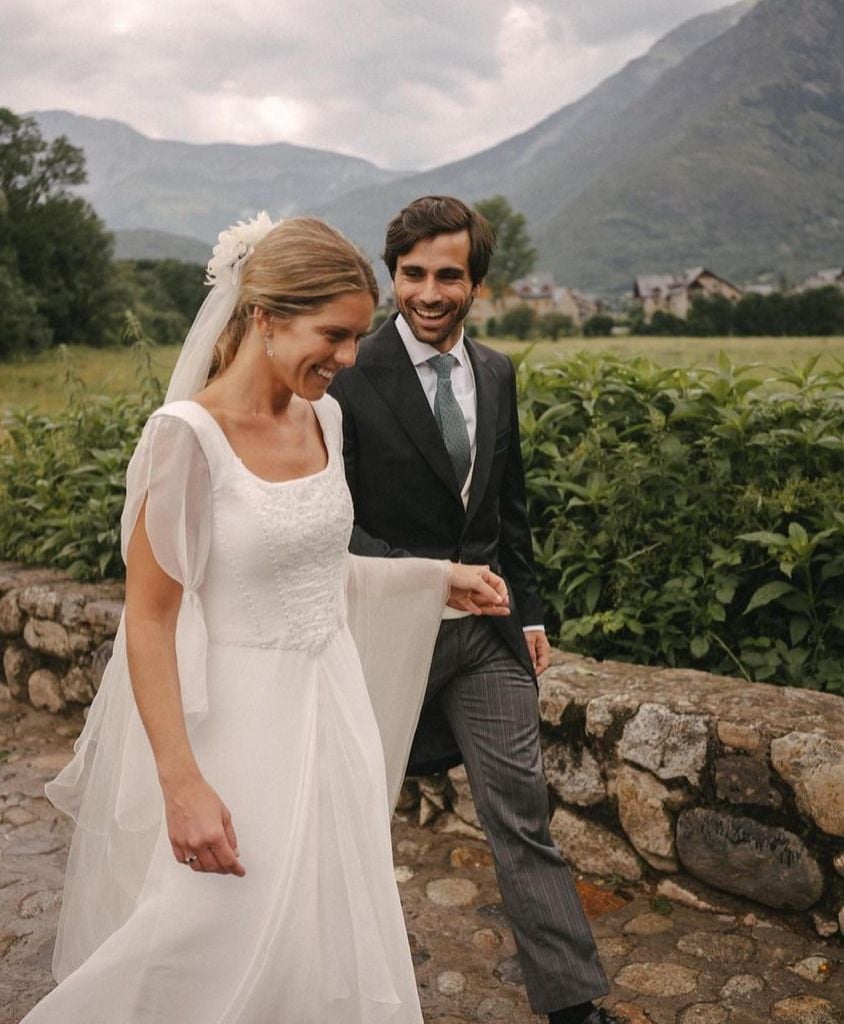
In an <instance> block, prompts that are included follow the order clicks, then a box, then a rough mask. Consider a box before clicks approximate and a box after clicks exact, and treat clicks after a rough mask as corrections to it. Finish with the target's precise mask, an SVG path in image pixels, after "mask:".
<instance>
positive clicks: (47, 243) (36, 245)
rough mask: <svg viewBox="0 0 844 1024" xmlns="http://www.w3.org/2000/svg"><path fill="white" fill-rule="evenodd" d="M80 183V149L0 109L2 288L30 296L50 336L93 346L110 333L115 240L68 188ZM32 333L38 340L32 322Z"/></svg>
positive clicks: (112, 330)
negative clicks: (46, 135) (49, 138)
mask: <svg viewBox="0 0 844 1024" xmlns="http://www.w3.org/2000/svg"><path fill="white" fill-rule="evenodd" d="M84 181H85V157H84V154H83V153H82V150H81V149H78V148H77V147H75V146H72V145H71V144H70V143H69V142H68V140H67V139H66V138H65V137H64V136H62V137H60V138H58V139H55V140H54V141H53V142H50V143H48V142H46V141H45V140H44V139H43V138H42V137H41V133H40V132H39V130H38V126H37V124H36V122H35V121H34V120H33V119H32V118H29V117H18V116H17V115H16V114H14V113H13V112H12V111H11V110H8V109H7V108H4V107H1V108H0V195H2V197H3V212H2V216H3V218H4V224H3V228H4V230H3V243H4V244H3V249H4V253H5V255H4V264H5V266H6V268H7V273H6V286H7V288H12V289H13V290H14V291H15V292H16V293H19V299H20V301H21V302H23V303H24V306H25V305H26V302H27V301H28V300H27V299H26V297H27V296H28V297H29V300H34V302H35V304H36V307H37V314H38V315H39V317H40V318H41V321H42V327H43V324H44V323H46V325H47V327H48V329H49V332H50V336H51V340H52V341H53V342H68V341H70V342H72V341H86V342H89V343H91V344H95V345H97V344H104V343H106V342H107V341H110V340H113V339H114V337H115V334H116V331H115V322H116V317H117V312H118V311H117V309H116V305H115V293H114V287H113V280H114V278H113V271H112V262H111V257H112V244H113V243H112V238H111V235H109V234H108V233H107V232H106V230H105V227H104V225H103V223H102V221H100V219H99V218H98V217H97V215H96V214H95V213H94V211H93V209H92V208H91V207H90V205H89V204H88V203H86V202H85V201H84V200H83V199H81V198H79V197H78V196H74V195H73V194H72V193H71V191H70V189H71V188H72V187H74V186H77V185H81V184H83V183H84ZM9 268H13V269H12V270H9ZM15 274H17V280H16V279H15ZM18 282H20V283H18ZM18 306H19V307H20V308H23V307H21V306H20V302H19V303H18ZM18 335H19V336H20V331H18ZM32 337H33V339H37V338H41V339H42V340H43V332H42V331H40V330H38V329H35V325H34V330H33V334H32ZM26 347H29V348H32V347H34V346H33V345H28V346H26Z"/></svg>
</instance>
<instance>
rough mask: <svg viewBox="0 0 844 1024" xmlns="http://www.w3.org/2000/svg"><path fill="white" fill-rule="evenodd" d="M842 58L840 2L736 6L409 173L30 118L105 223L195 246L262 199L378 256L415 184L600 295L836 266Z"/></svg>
mask: <svg viewBox="0 0 844 1024" xmlns="http://www.w3.org/2000/svg"><path fill="white" fill-rule="evenodd" d="M842 55H844V0H741V2H739V3H736V4H733V5H732V6H729V7H725V8H723V9H722V10H719V11H715V12H714V13H710V14H706V15H701V16H700V17H697V18H693V19H691V20H690V21H688V22H686V23H685V24H683V25H681V26H680V27H679V28H677V29H675V30H674V31H673V32H671V33H669V34H668V35H666V36H665V37H664V38H663V39H661V40H660V41H659V42H657V43H656V44H655V45H654V46H653V47H652V48H651V49H650V50H649V51H648V53H647V54H645V55H644V56H643V57H641V58H639V59H637V60H634V61H632V62H630V63H629V64H628V65H627V66H626V67H624V68H623V69H622V70H621V71H619V72H618V73H617V74H616V75H613V76H611V77H610V78H608V79H606V80H605V81H604V82H602V83H601V84H600V85H599V86H598V87H597V88H595V89H593V90H592V91H591V92H590V93H588V94H587V95H586V96H584V97H583V98H582V99H580V100H578V101H577V102H576V103H571V104H568V105H566V106H564V107H562V108H561V109H560V110H558V111H556V112H555V113H554V114H552V115H551V116H550V117H547V118H545V119H544V120H542V121H540V122H539V123H537V124H536V125H535V126H534V127H532V128H531V129H529V130H528V131H526V132H522V133H521V134H519V135H515V136H513V137H512V138H509V139H506V140H505V141H503V142H501V143H499V144H498V145H496V146H494V147H492V148H490V149H488V150H485V151H483V152H481V153H477V154H475V155H474V156H472V157H469V158H467V159H464V160H461V161H458V162H455V163H452V164H447V165H444V166H442V167H438V168H435V169H433V170H429V171H425V172H423V173H419V174H412V173H411V174H404V175H399V174H398V173H394V172H387V171H383V170H381V169H379V168H378V167H375V166H374V165H373V164H370V163H367V162H366V161H363V160H357V159H353V158H350V157H345V156H340V155H338V154H334V153H326V152H321V151H319V150H314V149H305V148H303V147H297V146H291V145H288V144H285V143H279V144H277V145H273V146H254V147H249V146H234V145H225V144H218V145H209V146H195V145H189V144H187V143H177V142H167V141H160V140H152V139H147V138H145V137H144V136H142V135H140V134H139V133H138V132H135V131H134V130H133V129H131V128H129V127H127V126H126V125H122V124H119V123H118V122H113V121H95V120H93V119H91V118H80V117H75V116H74V115H69V114H63V113H60V112H47V113H39V114H37V115H36V116H37V119H38V121H39V123H40V124H41V126H42V130H44V132H45V134H47V135H48V137H52V136H53V135H55V134H57V133H59V132H63V133H65V134H67V135H68V136H69V138H70V139H71V141H72V142H74V143H76V144H77V145H81V146H83V148H84V149H85V151H86V154H87V157H88V166H89V173H90V183H89V185H88V186H87V187H86V190H85V194H86V196H87V197H88V198H89V199H90V200H91V202H92V203H93V205H94V206H95V208H96V209H97V211H98V212H99V213H100V215H101V216H102V217H103V218H104V219H105V221H106V223H107V225H108V226H109V227H110V228H111V229H112V230H115V229H126V228H134V229H140V228H142V229H145V230H158V231H166V232H168V233H173V234H178V235H184V236H187V237H188V238H193V239H200V240H202V242H203V243H206V244H207V243H210V242H213V240H214V238H215V236H216V233H217V231H218V230H219V228H220V226H221V225H223V224H228V223H231V222H232V221H233V220H235V219H238V218H242V217H247V216H251V215H253V214H254V212H255V211H256V210H258V209H261V208H266V209H268V210H269V211H270V213H271V214H273V215H274V216H282V215H290V214H294V213H297V212H311V213H317V214H319V215H321V216H324V217H325V218H326V219H327V220H329V221H331V222H332V223H334V224H337V225H338V226H339V227H340V228H342V229H343V230H344V231H345V232H346V233H347V234H348V235H349V236H350V237H351V238H353V239H354V240H355V241H357V242H358V243H359V244H360V245H362V246H363V248H364V249H365V250H366V251H367V252H368V253H369V254H370V255H371V256H372V257H373V258H377V255H378V253H379V252H380V249H381V245H382V241H383V231H384V226H385V225H386V223H387V221H388V220H389V218H390V217H391V216H392V215H393V214H394V213H395V212H396V211H397V210H398V209H400V208H401V206H403V205H404V204H405V203H406V202H408V201H410V200H411V199H413V198H414V197H416V196H419V195H424V194H429V193H451V194H454V195H459V196H461V197H462V198H464V199H466V200H468V201H476V200H477V199H480V198H484V197H487V196H491V195H493V194H495V193H503V194H504V195H506V196H507V197H508V198H509V199H510V201H511V202H512V204H513V206H514V207H515V208H516V209H518V210H521V211H523V212H524V213H525V214H526V216H527V219H528V224H529V226H530V229H531V232H532V234H533V238H534V241H535V243H536V246H537V248H538V250H539V261H538V266H537V269H538V270H546V271H551V272H552V273H553V274H554V275H555V277H556V279H557V281H558V282H559V283H560V284H565V285H568V286H572V287H578V288H581V289H584V290H587V291H594V292H598V293H602V294H610V293H613V292H616V293H618V292H622V291H624V290H628V289H629V288H630V286H631V284H632V280H633V278H634V276H635V275H636V274H640V273H647V272H660V271H667V270H672V269H679V268H682V267H684V266H695V265H700V264H705V265H707V266H708V267H710V268H711V269H712V270H714V271H716V272H717V273H719V274H721V275H723V276H725V277H727V278H730V279H732V280H734V281H735V282H736V283H737V284H741V283H743V282H745V281H747V280H750V279H755V278H756V277H758V276H760V275H763V274H767V275H771V276H774V277H776V276H778V275H779V274H780V273H785V274H786V275H787V276H789V277H790V278H792V279H798V280H799V279H802V278H803V277H804V276H808V275H809V274H810V273H811V272H812V271H814V270H815V269H817V268H818V267H822V266H834V265H840V264H841V263H842V262H844V250H842V245H841V242H840V236H841V233H842V221H844V179H842V176H841V173H840V168H841V166H842V164H844V56H842ZM400 129H401V126H399V130H400ZM168 254H169V252H168Z"/></svg>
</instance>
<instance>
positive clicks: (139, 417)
mask: <svg viewBox="0 0 844 1024" xmlns="http://www.w3.org/2000/svg"><path fill="white" fill-rule="evenodd" d="M133 330H134V333H135V336H136V337H138V332H137V325H135V327H134V329H133ZM136 351H137V353H138V373H139V394H138V395H134V396H129V395H121V396H118V397H115V398H104V397H102V396H97V395H90V394H88V393H86V391H85V389H84V385H83V384H82V383H81V382H80V381H79V380H78V379H76V378H75V377H74V376H73V374H72V372H70V371H68V375H67V387H68V403H67V406H66V408H65V409H64V411H63V412H62V413H61V414H60V415H59V416H57V417H54V418H50V417H48V416H43V415H39V414H37V413H34V412H31V411H27V410H21V411H17V412H14V413H12V414H11V415H9V416H8V417H7V418H6V421H5V422H4V424H3V427H4V431H5V436H4V437H3V439H2V444H0V558H5V559H12V560H16V561H21V562H26V563H30V564H41V565H43V564H45V563H48V564H50V565H54V566H57V567H59V568H63V569H67V570H68V571H69V572H70V574H71V575H72V576H74V577H76V578H77V579H98V578H105V577H119V576H122V574H123V563H122V561H121V558H120V513H121V511H122V508H123V501H124V498H125V477H126V466H127V464H128V462H129V458H130V456H131V454H132V451H133V450H134V447H135V444H136V443H137V440H138V438H139V437H140V434H141V430H142V429H143V425H144V423H145V422H146V420H147V417H148V416H149V415H150V413H151V412H152V411H153V409H155V408H156V407H157V406H158V405H160V403H161V399H162V388H161V385H160V384H159V382H158V381H157V380H156V379H155V378H154V376H153V375H152V373H151V371H150V362H149V349H148V347H147V346H146V344H145V343H144V342H143V341H136Z"/></svg>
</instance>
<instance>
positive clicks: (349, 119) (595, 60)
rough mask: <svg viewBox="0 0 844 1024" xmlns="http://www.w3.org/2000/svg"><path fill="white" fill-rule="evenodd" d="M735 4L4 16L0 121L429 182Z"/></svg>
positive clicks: (105, 4)
mask: <svg viewBox="0 0 844 1024" xmlns="http://www.w3.org/2000/svg"><path fill="white" fill-rule="evenodd" d="M722 5H723V0H682V3H677V0H637V2H636V3H630V2H629V0H565V2H559V0H463V2H462V3H460V4H454V3H453V0H429V2H428V3H427V4H425V5H416V6H412V5H409V4H407V3H406V0H361V2H359V3H357V4H345V3H341V2H338V0H285V3H283V4H278V3H277V2H276V0H252V2H250V3H248V4H232V3H230V2H221V0H77V2H76V3H74V4H70V3H60V4H57V3H56V2H55V0H3V7H4V10H3V30H2V35H0V104H3V105H6V106H10V107H12V108H13V109H15V110H32V109H47V108H62V109H68V110H73V111H75V112H77V113H82V114H88V115H91V116H95V117H114V118H117V119H119V120H125V121H128V122H129V123H130V124H132V125H133V126H134V127H135V128H137V129H138V130H139V131H142V132H144V133H146V134H149V135H153V136H159V137H169V138H179V139H185V140H188V141H197V142H199V141H203V142H204V141H212V140H222V139H225V140H229V141H235V142H267V141H280V140H284V141H289V142H294V143H298V144H300V145H310V146H316V147H319V148H323V149H333V150H337V151H340V152H345V153H353V154H356V155H359V156H363V157H366V158H367V159H370V160H372V161H374V162H375V163H378V164H381V165H383V166H391V167H403V168H409V167H420V168H421V167H425V166H432V165H436V164H440V163H444V162H446V161H448V160H453V159H457V158H459V157H462V156H467V155H469V154H470V153H473V152H476V151H477V150H479V149H482V148H484V147H486V146H489V145H491V144H493V143H495V142H497V141H499V140H500V139H503V138H505V137H507V136H509V135H512V134H515V133H516V132H519V131H522V130H524V129H525V128H528V127H529V126H530V125H532V124H534V123H535V122H536V121H538V120H540V119H541V118H542V117H545V116H546V115H547V114H549V113H551V112H552V111H554V110H556V109H557V108H558V107H560V106H562V105H563V104H565V103H568V102H571V101H572V100H574V99H576V98H577V97H578V96H580V95H582V94H583V93H584V92H586V91H587V90H588V89H590V88H592V87H593V86H594V85H596V84H597V83H598V82H599V81H600V80H601V79H602V78H604V77H606V76H607V75H608V74H612V73H613V72H614V71H616V70H618V69H619V68H620V67H621V66H622V65H623V64H624V63H625V62H626V61H628V60H630V59H632V58H634V57H636V56H639V55H640V54H641V53H642V52H644V50H646V49H647V48H648V46H649V45H651V44H652V43H653V42H655V41H656V39H657V38H658V37H659V36H660V35H663V34H664V33H665V32H667V31H669V30H670V29H672V28H674V27H675V26H676V25H678V24H679V23H681V22H682V21H684V20H687V19H688V18H690V17H693V16H695V15H697V14H700V13H702V12H704V11H708V10H714V9H715V8H717V7H719V6H722Z"/></svg>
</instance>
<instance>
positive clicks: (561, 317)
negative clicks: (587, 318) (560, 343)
mask: <svg viewBox="0 0 844 1024" xmlns="http://www.w3.org/2000/svg"><path fill="white" fill-rule="evenodd" d="M536 328H537V331H538V332H539V334H540V335H541V336H542V337H543V338H550V339H551V341H556V340H557V339H558V338H559V337H560V335H562V336H563V337H564V338H566V337H569V336H570V335H572V334H574V320H573V319H572V318H571V317H570V316H569V315H568V314H567V313H559V312H557V311H556V310H552V311H551V312H550V313H543V314H542V316H541V317H540V318H539V319H538V320H537V322H536Z"/></svg>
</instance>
